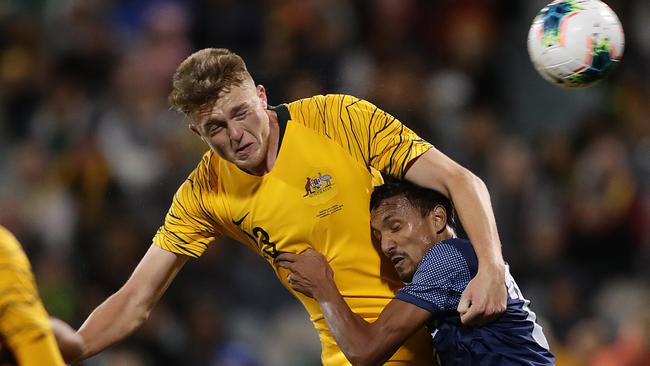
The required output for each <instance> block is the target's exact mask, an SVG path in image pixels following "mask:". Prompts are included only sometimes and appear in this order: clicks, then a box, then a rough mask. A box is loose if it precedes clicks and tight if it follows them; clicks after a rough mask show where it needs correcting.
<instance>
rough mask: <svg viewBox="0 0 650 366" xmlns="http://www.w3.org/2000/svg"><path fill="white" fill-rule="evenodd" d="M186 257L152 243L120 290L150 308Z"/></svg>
mask: <svg viewBox="0 0 650 366" xmlns="http://www.w3.org/2000/svg"><path fill="white" fill-rule="evenodd" d="M187 258H188V257H187V256H185V255H182V254H176V253H172V252H170V251H167V250H164V249H161V248H159V247H157V246H156V245H152V246H151V247H149V250H148V251H147V253H146V254H145V255H144V257H142V259H141V260H140V263H139V264H138V266H137V267H136V268H135V270H134V271H133V273H132V274H131V277H130V278H129V279H128V281H126V283H125V284H124V286H123V287H122V289H121V290H120V291H121V292H123V293H126V294H128V296H130V297H132V300H135V301H137V302H138V303H139V304H141V305H143V306H146V308H147V309H151V308H152V307H153V305H154V304H155V303H156V302H157V301H158V299H160V296H162V294H163V293H164V292H165V290H166V289H167V287H169V284H170V283H171V282H172V280H173V279H174V277H176V274H177V273H178V271H179V270H180V269H181V268H182V267H183V265H184V264H185V262H187Z"/></svg>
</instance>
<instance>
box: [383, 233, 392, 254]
mask: <svg viewBox="0 0 650 366" xmlns="http://www.w3.org/2000/svg"><path fill="white" fill-rule="evenodd" d="M380 246H381V251H382V252H384V254H385V255H387V256H389V255H390V254H391V253H393V251H395V241H394V240H392V239H391V238H390V236H388V235H382V237H381V242H380Z"/></svg>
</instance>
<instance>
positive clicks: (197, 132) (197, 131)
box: [187, 123, 202, 138]
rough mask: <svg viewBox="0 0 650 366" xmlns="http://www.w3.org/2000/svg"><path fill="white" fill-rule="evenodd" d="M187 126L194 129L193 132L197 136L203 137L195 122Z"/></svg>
mask: <svg viewBox="0 0 650 366" xmlns="http://www.w3.org/2000/svg"><path fill="white" fill-rule="evenodd" d="M187 127H189V128H190V130H192V132H194V133H195V134H196V135H197V136H199V137H201V138H202V136H201V133H200V132H199V129H198V128H196V126H195V125H194V124H193V123H190V124H188V125H187Z"/></svg>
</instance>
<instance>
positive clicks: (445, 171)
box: [404, 148, 507, 325]
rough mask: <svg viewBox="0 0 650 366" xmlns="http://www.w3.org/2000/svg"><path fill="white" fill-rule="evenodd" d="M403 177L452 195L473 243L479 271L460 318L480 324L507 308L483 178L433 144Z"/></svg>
mask: <svg viewBox="0 0 650 366" xmlns="http://www.w3.org/2000/svg"><path fill="white" fill-rule="evenodd" d="M404 177H405V178H406V179H407V180H409V181H411V182H413V183H415V184H418V185H420V186H423V187H428V188H431V189H435V190H437V191H439V192H442V193H443V194H445V195H447V197H449V198H451V200H452V201H453V202H454V206H455V208H456V211H458V215H459V217H460V219H461V220H462V223H463V227H464V228H465V230H466V231H467V235H468V236H469V239H470V241H471V242H472V245H473V246H474V251H475V252H476V255H477V257H478V260H479V271H478V274H477V275H476V277H474V279H472V281H470V283H469V284H468V285H467V288H466V289H465V291H463V295H462V298H461V301H460V305H459V306H458V311H459V312H460V313H461V320H462V322H463V323H465V324H473V325H480V324H483V323H486V322H488V321H491V320H493V319H495V318H496V317H498V316H499V315H501V314H502V313H503V312H504V311H505V309H506V296H507V294H506V288H505V283H504V272H505V266H504V262H503V256H502V255H501V242H500V240H499V234H498V232H497V226H496V221H495V219H494V213H493V211H492V204H491V202H490V194H489V193H488V191H487V188H486V186H485V184H484V183H483V181H482V180H481V179H480V178H478V177H477V176H476V175H474V174H472V173H471V172H470V171H469V170H467V169H465V168H463V167H462V166H460V165H459V164H458V163H456V162H455V161H453V160H452V159H450V158H449V157H447V156H446V155H444V154H443V153H441V152H440V151H439V150H437V149H436V148H431V149H430V150H429V151H427V152H426V153H424V154H422V156H420V157H419V158H418V159H417V160H415V162H414V163H413V165H412V166H411V167H410V168H409V169H408V171H407V172H406V175H405V176H404Z"/></svg>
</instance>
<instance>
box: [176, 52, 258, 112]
mask: <svg viewBox="0 0 650 366" xmlns="http://www.w3.org/2000/svg"><path fill="white" fill-rule="evenodd" d="M247 77H250V74H249V73H248V71H247V70H246V64H245V63H244V60H243V59H242V58H241V57H239V55H237V54H236V53H234V52H232V51H230V50H228V49H225V48H206V49H203V50H200V51H197V52H195V53H193V54H192V55H190V56H189V57H188V58H186V59H185V61H183V62H182V63H181V64H180V65H179V66H178V68H177V69H176V72H175V73H174V78H173V80H172V92H171V94H170V95H169V102H170V104H171V105H172V107H173V108H174V109H176V110H178V111H180V112H183V113H185V114H186V115H189V114H190V113H192V112H195V111H196V110H197V109H199V108H202V107H203V106H204V105H206V104H207V103H210V102H211V101H214V100H215V98H217V97H218V96H219V93H221V92H228V91H229V90H230V88H231V87H232V86H236V85H240V84H241V83H242V82H243V81H244V80H245V79H246V78H247Z"/></svg>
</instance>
